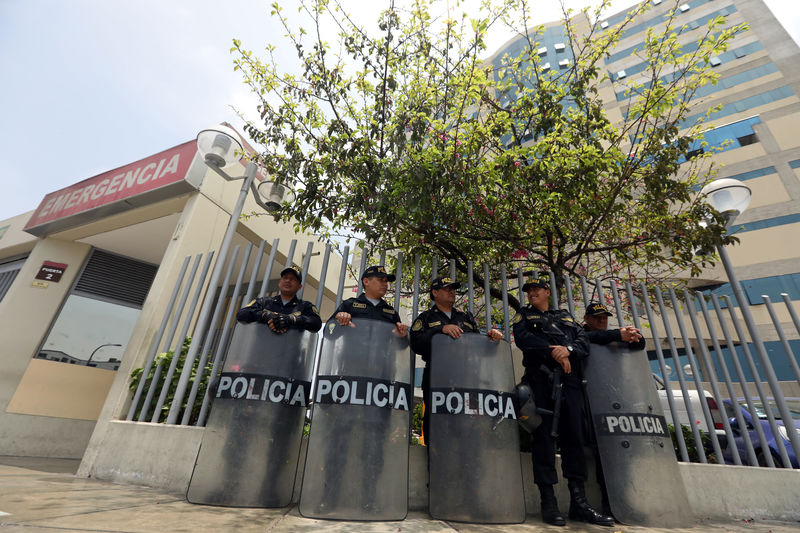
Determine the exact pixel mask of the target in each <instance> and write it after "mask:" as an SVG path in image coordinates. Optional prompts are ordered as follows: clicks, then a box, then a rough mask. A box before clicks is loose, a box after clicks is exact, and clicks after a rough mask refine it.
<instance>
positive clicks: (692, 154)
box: [686, 148, 705, 160]
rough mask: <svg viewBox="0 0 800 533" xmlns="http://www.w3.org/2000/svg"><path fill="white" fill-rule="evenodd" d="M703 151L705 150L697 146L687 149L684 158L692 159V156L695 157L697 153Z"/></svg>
mask: <svg viewBox="0 0 800 533" xmlns="http://www.w3.org/2000/svg"><path fill="white" fill-rule="evenodd" d="M703 152H705V150H703V149H702V148H697V149H695V150H689V152H688V153H687V154H686V159H687V160H688V159H692V158H693V157H697V156H698V155H700V154H702V153H703Z"/></svg>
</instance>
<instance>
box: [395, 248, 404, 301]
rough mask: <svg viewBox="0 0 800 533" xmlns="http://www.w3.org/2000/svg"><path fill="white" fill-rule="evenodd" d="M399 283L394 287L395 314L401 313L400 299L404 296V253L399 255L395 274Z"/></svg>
mask: <svg viewBox="0 0 800 533" xmlns="http://www.w3.org/2000/svg"><path fill="white" fill-rule="evenodd" d="M395 277H397V282H396V283H395V285H394V312H395V313H399V312H400V298H401V297H402V296H403V290H402V283H403V252H398V254H397V270H396V272H395Z"/></svg>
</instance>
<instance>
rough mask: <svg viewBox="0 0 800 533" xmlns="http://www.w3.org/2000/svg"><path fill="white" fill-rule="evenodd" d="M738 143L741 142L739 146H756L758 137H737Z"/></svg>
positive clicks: (754, 135) (753, 135) (751, 135)
mask: <svg viewBox="0 0 800 533" xmlns="http://www.w3.org/2000/svg"><path fill="white" fill-rule="evenodd" d="M736 140H737V141H739V146H747V145H748V144H755V143H757V142H758V137H757V136H756V134H755V133H751V134H749V135H744V136H742V137H737V138H736Z"/></svg>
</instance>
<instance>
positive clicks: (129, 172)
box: [24, 140, 197, 235]
mask: <svg viewBox="0 0 800 533" xmlns="http://www.w3.org/2000/svg"><path fill="white" fill-rule="evenodd" d="M196 152H197V144H196V142H195V141H194V140H192V141H189V142H186V143H184V144H181V145H178V146H176V147H174V148H170V149H169V150H164V151H163V152H159V153H157V154H154V155H151V156H150V157H146V158H144V159H141V160H139V161H136V162H134V163H130V164H128V165H125V166H123V167H120V168H117V169H114V170H110V171H108V172H104V173H103V174H99V175H97V176H95V177H93V178H89V179H86V180H83V181H80V182H78V183H76V184H74V185H70V186H69V187H65V188H63V189H61V190H58V191H55V192H51V193H49V194H47V195H46V196H45V197H44V199H43V200H42V202H41V203H40V204H39V207H37V208H36V211H34V212H33V214H32V215H31V218H30V219H29V220H28V224H27V225H26V226H25V228H24V230H25V231H28V232H29V233H32V234H34V235H39V234H41V233H42V232H41V231H39V232H37V231H35V230H34V231H29V230H31V229H33V228H37V227H40V226H43V225H45V224H50V223H52V222H53V221H56V220H61V219H65V218H68V217H72V216H75V215H77V214H80V213H85V212H87V211H91V210H94V209H97V208H99V207H103V206H107V205H110V204H114V203H117V202H120V201H122V200H128V199H130V198H133V197H136V196H139V195H142V194H144V193H147V192H150V191H154V190H156V189H160V188H162V187H165V186H167V185H170V184H173V183H176V182H179V181H182V180H183V179H184V177H185V176H186V172H187V171H188V170H189V165H190V164H191V162H192V159H193V158H194V154H195V153H196Z"/></svg>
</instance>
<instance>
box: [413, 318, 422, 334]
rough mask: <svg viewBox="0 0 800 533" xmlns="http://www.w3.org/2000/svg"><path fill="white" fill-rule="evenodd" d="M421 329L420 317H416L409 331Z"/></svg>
mask: <svg viewBox="0 0 800 533" xmlns="http://www.w3.org/2000/svg"><path fill="white" fill-rule="evenodd" d="M421 329H422V319H419V318H418V319H416V320H415V321H414V325H413V326H411V331H419V330H421Z"/></svg>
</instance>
